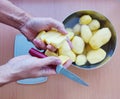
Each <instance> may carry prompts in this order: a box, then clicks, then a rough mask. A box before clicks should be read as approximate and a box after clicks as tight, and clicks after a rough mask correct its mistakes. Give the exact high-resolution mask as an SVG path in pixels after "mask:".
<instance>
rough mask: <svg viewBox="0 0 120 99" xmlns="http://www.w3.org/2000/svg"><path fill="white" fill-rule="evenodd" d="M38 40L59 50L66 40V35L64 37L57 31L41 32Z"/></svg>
mask: <svg viewBox="0 0 120 99" xmlns="http://www.w3.org/2000/svg"><path fill="white" fill-rule="evenodd" d="M41 33H42V34H41ZM37 38H39V39H41V40H42V41H44V42H45V43H47V44H51V45H53V46H54V47H55V48H59V47H60V46H61V45H62V43H63V42H64V41H65V40H66V36H65V35H62V34H61V33H59V32H58V31H55V30H51V31H48V32H40V33H39V34H38V36H37Z"/></svg>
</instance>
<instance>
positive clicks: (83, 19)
mask: <svg viewBox="0 0 120 99" xmlns="http://www.w3.org/2000/svg"><path fill="white" fill-rule="evenodd" d="M91 21H92V18H91V16H90V15H83V16H81V17H80V20H79V23H80V24H89V23H90V22H91Z"/></svg>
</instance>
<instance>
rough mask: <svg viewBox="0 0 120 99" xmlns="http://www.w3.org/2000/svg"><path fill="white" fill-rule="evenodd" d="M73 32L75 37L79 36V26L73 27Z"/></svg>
mask: <svg viewBox="0 0 120 99" xmlns="http://www.w3.org/2000/svg"><path fill="white" fill-rule="evenodd" d="M73 32H74V33H75V36H78V35H80V24H76V25H75V26H74V27H73Z"/></svg>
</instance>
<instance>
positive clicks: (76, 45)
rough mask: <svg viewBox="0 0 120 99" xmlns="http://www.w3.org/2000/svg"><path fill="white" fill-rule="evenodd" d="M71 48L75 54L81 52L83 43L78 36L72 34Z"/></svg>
mask: <svg viewBox="0 0 120 99" xmlns="http://www.w3.org/2000/svg"><path fill="white" fill-rule="evenodd" d="M72 47H73V48H72V50H73V52H74V53H75V54H81V53H82V52H83V51H84V47H85V43H84V41H83V39H82V38H81V37H79V36H74V38H73V39H72Z"/></svg>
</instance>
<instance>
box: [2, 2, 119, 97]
mask: <svg viewBox="0 0 120 99" xmlns="http://www.w3.org/2000/svg"><path fill="white" fill-rule="evenodd" d="M11 1H12V2H13V3H15V5H17V6H18V7H20V8H22V9H24V10H25V11H27V12H28V13H30V14H32V15H33V16H40V17H52V18H55V19H57V20H59V21H61V22H62V21H63V20H64V19H65V18H66V17H67V16H68V15H69V14H71V13H72V12H75V11H78V10H86V9H89V10H95V11H98V12H100V13H102V14H104V15H105V16H106V17H108V19H110V21H111V22H112V23H113V25H114V27H115V30H116V33H117V37H118V40H117V48H116V53H115V54H114V56H113V58H112V59H111V61H109V62H108V63H107V64H105V65H104V66H103V67H102V68H100V69H97V70H91V71H85V70H79V69H77V68H74V67H70V68H69V69H70V70H71V71H73V72H74V73H76V74H78V75H79V76H81V77H82V78H83V79H84V80H85V81H87V82H88V83H89V84H90V86H89V87H84V86H81V85H79V84H77V83H75V82H73V81H71V80H69V79H67V78H66V77H64V76H61V75H56V76H50V77H49V79H48V81H47V82H46V83H43V84H38V85H19V84H17V83H16V82H13V83H11V84H8V85H5V86H3V87H1V88H0V99H120V96H119V93H120V77H119V75H120V62H119V57H120V51H119V50H120V46H119V37H120V34H119V33H120V11H119V10H120V0H11ZM18 33H20V32H19V31H17V30H15V29H14V28H11V27H9V26H6V25H4V24H0V65H2V64H4V63H6V62H7V61H8V60H9V59H11V58H12V57H13V52H14V39H15V35H16V34H18Z"/></svg>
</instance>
